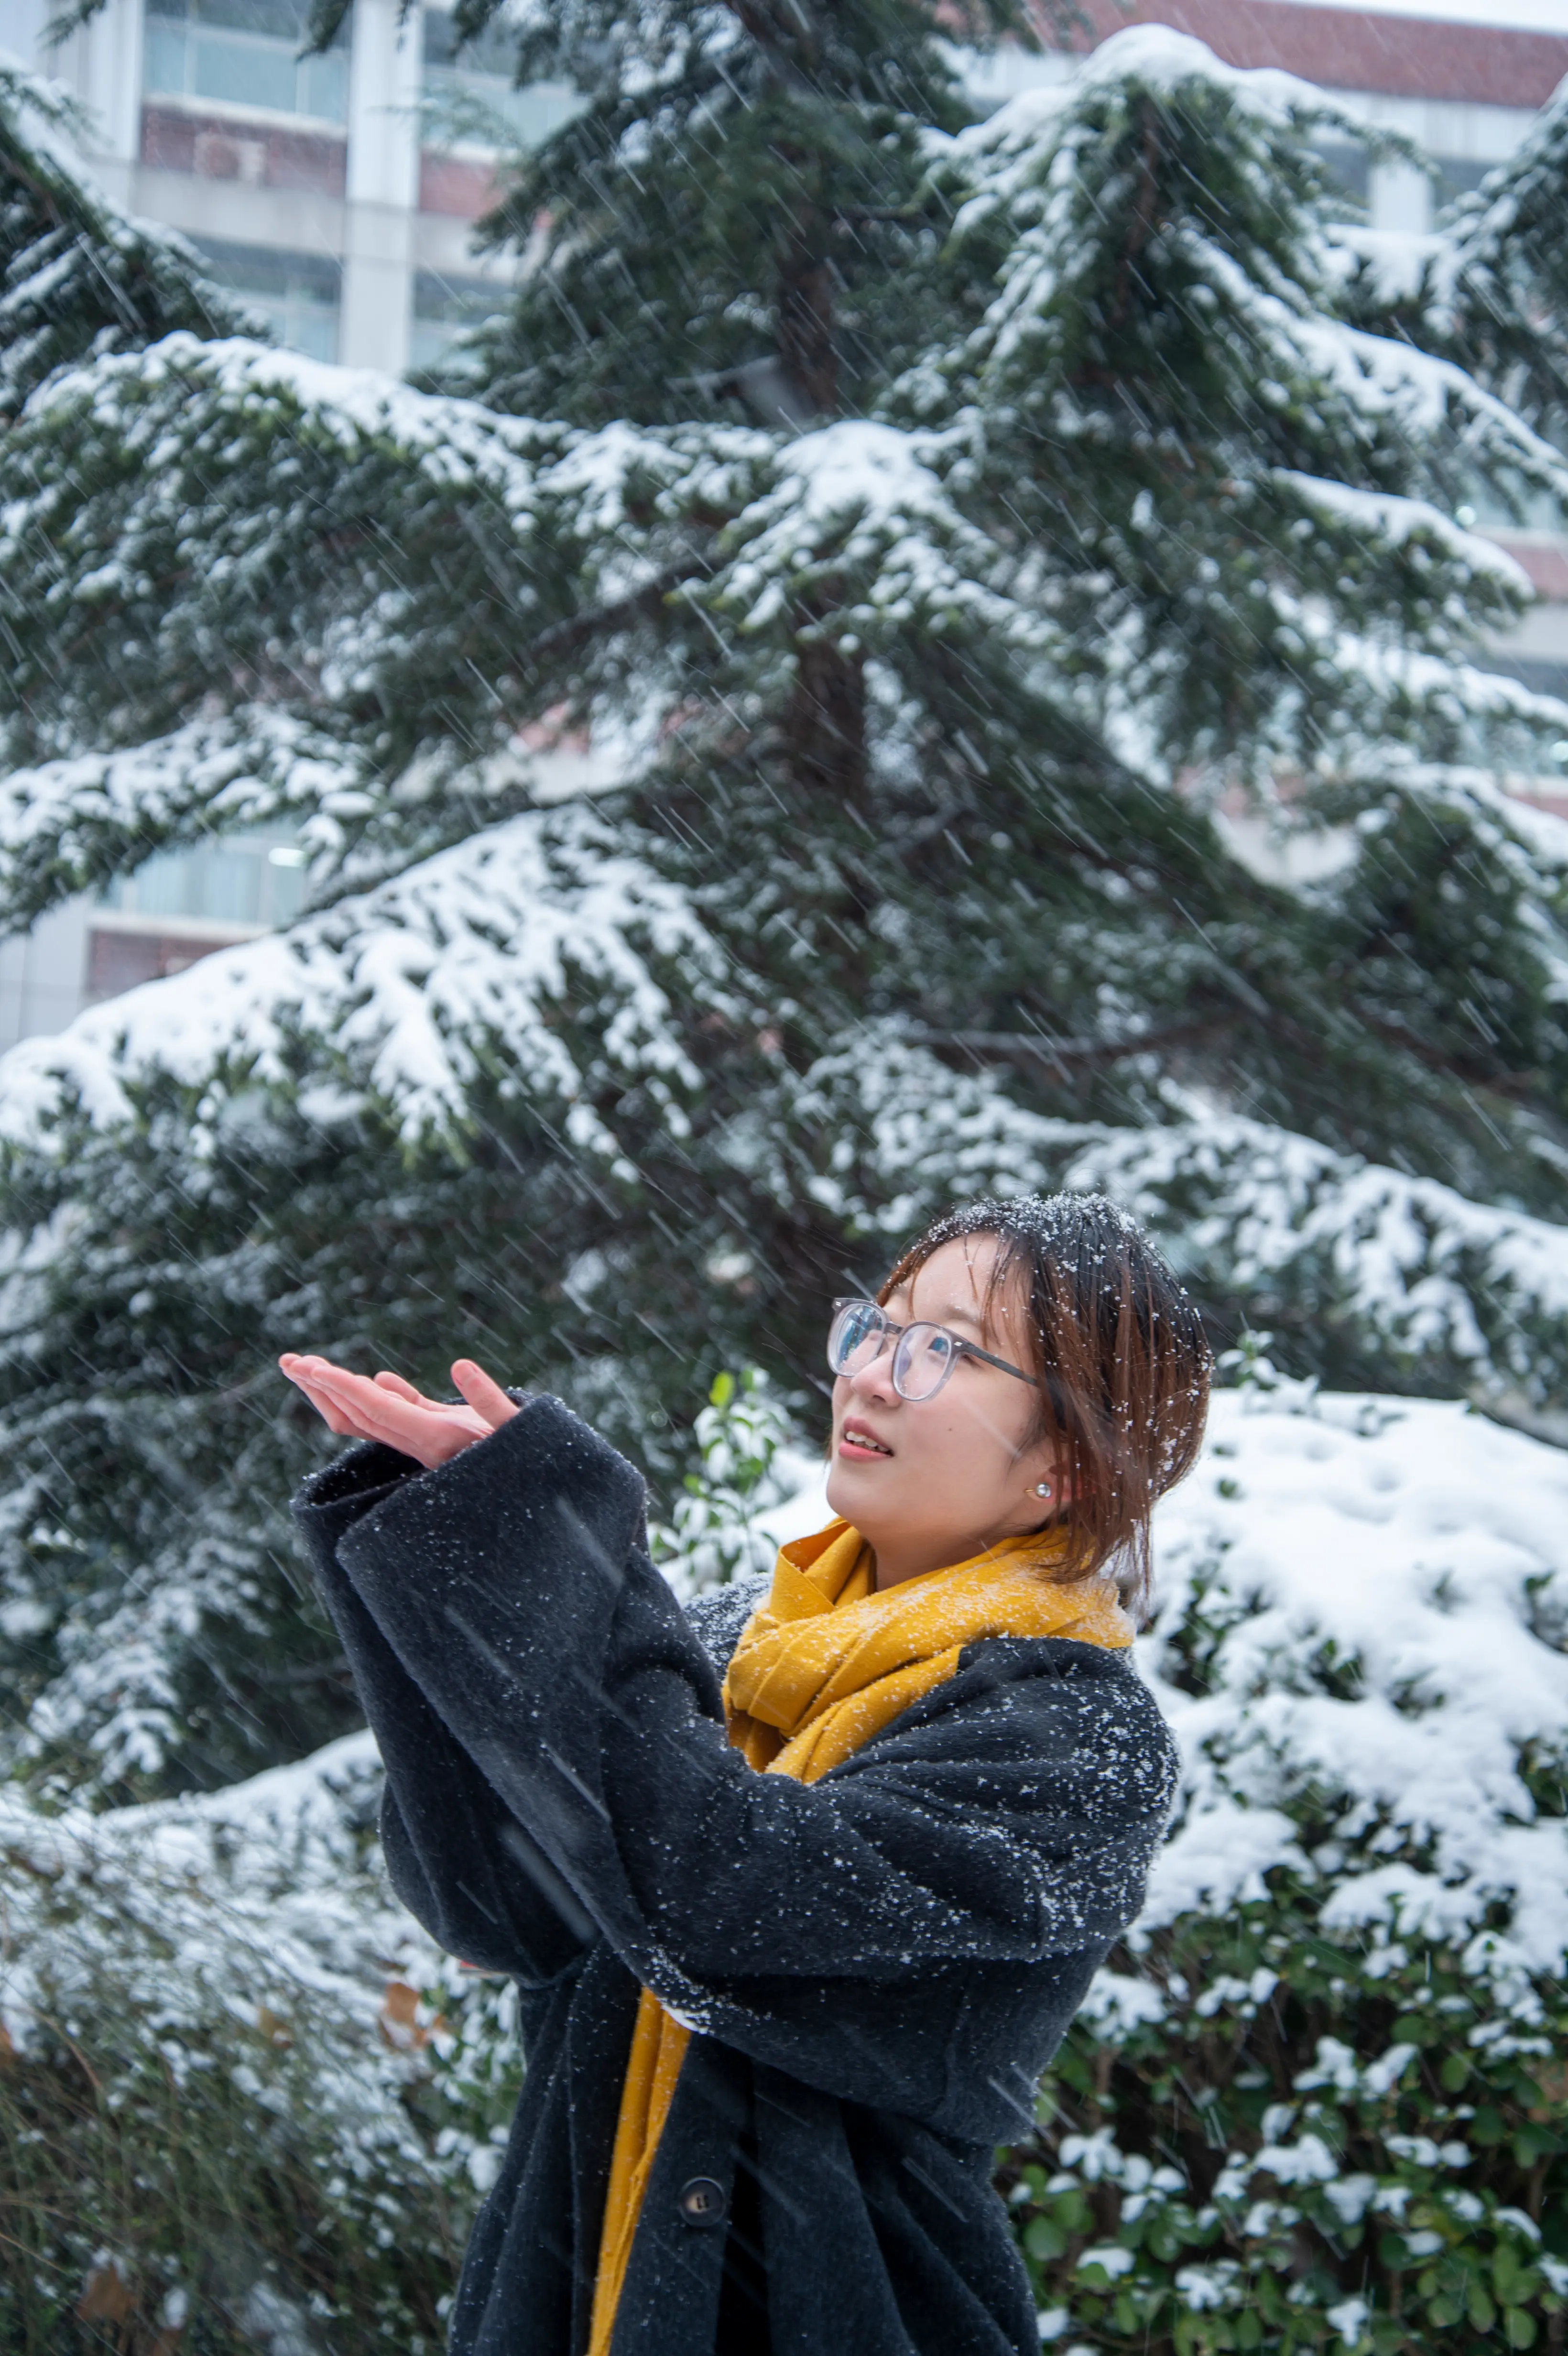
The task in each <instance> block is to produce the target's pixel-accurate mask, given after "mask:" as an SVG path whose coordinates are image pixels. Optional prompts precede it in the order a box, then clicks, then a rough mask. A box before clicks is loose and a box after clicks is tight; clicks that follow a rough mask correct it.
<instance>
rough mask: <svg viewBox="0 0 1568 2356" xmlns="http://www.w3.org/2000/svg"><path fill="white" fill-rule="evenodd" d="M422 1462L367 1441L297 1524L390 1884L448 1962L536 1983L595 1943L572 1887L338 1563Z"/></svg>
mask: <svg viewBox="0 0 1568 2356" xmlns="http://www.w3.org/2000/svg"><path fill="white" fill-rule="evenodd" d="M419 1470H420V1468H419V1466H418V1465H417V1464H416V1463H415V1462H413V1461H412V1460H411V1458H409V1457H406V1456H400V1455H399V1454H398V1453H397V1452H396V1451H394V1450H392V1449H389V1448H379V1447H373V1446H361V1447H357V1448H355V1449H352V1450H350V1451H348V1452H347V1454H346V1455H344V1456H341V1457H339V1458H338V1460H337V1462H336V1463H335V1464H333V1465H330V1466H329V1467H328V1469H327V1470H326V1472H324V1473H321V1474H318V1475H317V1477H316V1478H315V1480H314V1481H312V1482H309V1483H306V1485H305V1487H304V1490H302V1492H301V1494H300V1495H299V1496H298V1497H297V1498H296V1499H295V1501H294V1507H293V1512H294V1519H295V1522H296V1523H297V1525H298V1526H299V1529H300V1533H301V1536H302V1537H303V1538H304V1544H305V1547H306V1548H307V1550H308V1552H309V1555H310V1558H311V1564H312V1567H313V1569H314V1570H315V1579H316V1584H317V1586H318V1587H319V1588H320V1590H321V1592H322V1595H323V1597H324V1599H325V1603H326V1607H327V1610H328V1611H329V1612H331V1614H332V1618H333V1622H334V1624H335V1625H336V1629H337V1633H338V1635H339V1637H340V1639H341V1641H342V1644H343V1649H344V1652H345V1654H346V1655H347V1659H348V1665H349V1667H350V1668H351V1669H352V1671H353V1674H354V1682H355V1684H356V1686H357V1688H358V1692H359V1698H360V1701H361V1703H362V1705H363V1707H364V1710H365V1715H366V1717H367V1719H368V1720H369V1723H370V1727H371V1730H372V1731H373V1732H374V1734H375V1736H376V1740H377V1743H378V1745H379V1750H380V1752H381V1758H382V1762H383V1764H384V1765H385V1767H386V1771H387V1782H386V1787H385V1790H384V1792H383V1794H382V1799H381V1845H382V1847H383V1850H384V1852H385V1855H386V1859H387V1870H388V1874H389V1878H390V1879H391V1883H392V1887H393V1889H394V1890H396V1891H397V1893H398V1896H399V1897H400V1899H401V1900H402V1901H403V1903H404V1905H405V1906H406V1907H407V1908H408V1910H409V1912H411V1914H412V1915H414V1916H415V1918H416V1919H417V1920H418V1921H419V1922H422V1923H423V1924H424V1926H425V1928H426V1930H427V1931H429V1932H430V1933H431V1935H432V1938H434V1939H435V1940H437V1941H438V1942H439V1944H441V1945H442V1946H443V1947H445V1948H446V1949H447V1951H448V1953H449V1954H454V1955H458V1956H461V1957H462V1958H463V1959H464V1961H465V1962H468V1963H472V1964H478V1965H483V1966H484V1967H485V1968H486V1969H488V1970H495V1971H507V1972H514V1973H516V1974H517V1976H518V1977H519V1978H521V1979H524V1980H525V1981H527V1982H528V1983H529V1984H530V1985H533V1986H539V1985H541V1984H542V1983H543V1982H545V1981H547V1980H549V1979H551V1978H553V1977H554V1976H555V1975H556V1974H557V1973H558V1972H560V1971H561V1970H562V1969H564V1967H565V1966H566V1965H568V1964H570V1963H571V1962H572V1961H573V1959H574V1958H575V1957H576V1956H577V1955H578V1954H581V1952H582V1950H583V1948H584V1946H585V1945H586V1944H588V1943H589V1942H590V1941H592V1939H593V1938H594V1937H595V1936H596V1935H597V1934H596V1932H595V1929H594V1925H593V1923H592V1920H591V1918H590V1917H589V1916H588V1915H587V1914H586V1913H585V1912H583V1910H582V1908H581V1906H580V1905H579V1903H578V1902H577V1900H576V1898H575V1897H574V1896H573V1894H572V1892H571V1889H570V1888H568V1887H567V1885H566V1884H565V1883H564V1882H562V1881H561V1879H560V1876H559V1874H557V1873H556V1872H555V1871H554V1869H553V1868H552V1867H551V1866H550V1864H549V1859H548V1858H545V1857H543V1856H542V1855H541V1854H540V1853H539V1850H538V1848H537V1847H535V1845H534V1843H533V1842H532V1841H530V1840H529V1838H528V1835H527V1834H526V1832H525V1831H524V1829H523V1827H522V1826H520V1825H519V1824H518V1823H517V1820H516V1818H515V1817H514V1816H513V1815H511V1814H510V1812H509V1811H508V1810H507V1806H506V1804H505V1803H504V1802H503V1801H502V1799H501V1798H500V1796H499V1794H497V1793H496V1791H495V1790H494V1788H493V1787H492V1786H491V1785H490V1784H489V1783H486V1781H485V1777H484V1775H483V1774H482V1773H481V1772H480V1771H479V1769H478V1768H477V1767H476V1766H475V1763H474V1762H473V1760H472V1759H471V1758H470V1757H469V1755H468V1753H467V1752H466V1751H464V1748H463V1745H462V1743H461V1742H460V1741H459V1740H457V1739H456V1738H455V1737H454V1736H453V1733H452V1731H451V1730H450V1729H449V1728H448V1727H447V1725H446V1724H445V1722H444V1721H443V1719H442V1717H441V1715H440V1712H439V1711H438V1710H437V1709H436V1708H434V1707H433V1706H432V1703H431V1702H430V1700H429V1699H427V1697H426V1696H425V1694H424V1693H423V1692H422V1691H421V1688H420V1686H419V1685H418V1683H417V1682H416V1681H415V1679H414V1678H412V1677H411V1676H410V1675H409V1673H408V1671H407V1670H406V1669H405V1668H404V1667H403V1665H402V1664H401V1662H400V1660H399V1658H398V1656H397V1655H396V1653H395V1652H393V1650H392V1648H391V1646H390V1645H389V1644H388V1643H387V1640H386V1638H385V1637H384V1636H383V1635H382V1633H381V1632H380V1630H379V1628H378V1626H377V1625H376V1622H375V1621H374V1619H373V1618H372V1617H371V1615H370V1613H369V1612H368V1611H367V1610H366V1608H365V1606H364V1604H363V1603H362V1602H361V1601H360V1600H359V1598H358V1596H357V1594H356V1593H355V1591H354V1589H353V1586H352V1585H351V1584H350V1582H349V1580H347V1578H346V1577H345V1576H344V1573H343V1569H342V1567H341V1565H340V1564H339V1562H338V1559H337V1549H338V1546H339V1544H340V1542H341V1541H342V1539H343V1538H344V1537H346V1535H347V1532H348V1531H349V1530H351V1529H352V1528H353V1527H354V1526H355V1524H356V1523H357V1521H358V1520H360V1519H361V1518H362V1516H363V1515H366V1514H368V1513H369V1512H371V1511H373V1510H374V1508H375V1507H377V1506H378V1505H381V1504H382V1503H383V1502H384V1501H385V1500H387V1499H389V1498H390V1497H392V1496H393V1495H395V1494H396V1493H397V1491H398V1489H399V1488H400V1486H401V1485H402V1484H403V1483H404V1482H406V1481H408V1480H411V1479H412V1478H414V1477H416V1476H417V1475H418V1473H419Z"/></svg>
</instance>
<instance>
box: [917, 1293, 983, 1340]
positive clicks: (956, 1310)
mask: <svg viewBox="0 0 1568 2356" xmlns="http://www.w3.org/2000/svg"><path fill="white" fill-rule="evenodd" d="M926 1313H927V1316H928V1317H930V1318H931V1323H933V1325H970V1326H973V1328H974V1330H975V1332H976V1333H984V1332H985V1330H986V1323H985V1320H984V1318H981V1317H976V1314H975V1312H974V1310H973V1308H965V1306H964V1304H963V1303H962V1302H961V1301H944V1304H943V1306H942V1307H941V1308H940V1309H939V1310H938V1311H937V1312H936V1313H935V1315H934V1316H933V1317H932V1316H931V1312H929V1311H928V1312H926Z"/></svg>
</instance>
